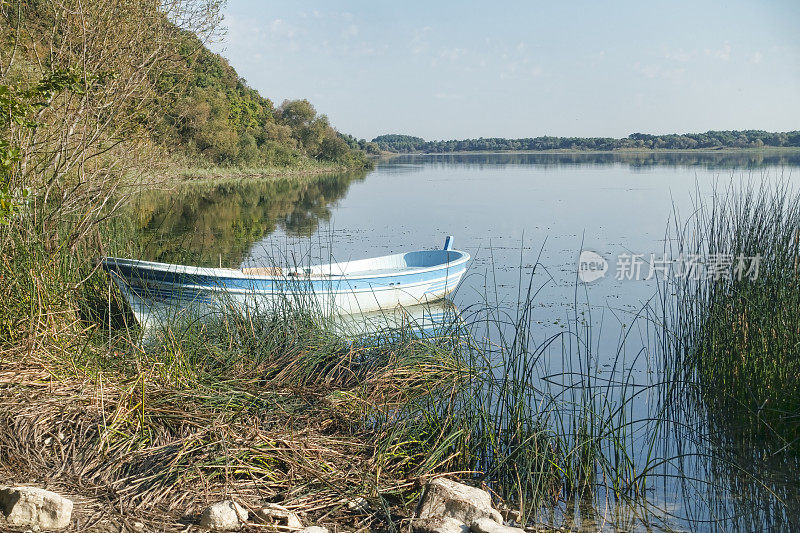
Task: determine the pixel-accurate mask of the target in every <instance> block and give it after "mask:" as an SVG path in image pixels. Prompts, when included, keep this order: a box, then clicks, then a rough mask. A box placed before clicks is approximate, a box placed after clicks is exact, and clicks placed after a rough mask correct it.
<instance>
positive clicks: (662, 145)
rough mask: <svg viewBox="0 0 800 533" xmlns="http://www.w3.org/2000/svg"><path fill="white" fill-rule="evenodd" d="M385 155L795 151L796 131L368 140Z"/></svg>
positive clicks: (798, 142)
mask: <svg viewBox="0 0 800 533" xmlns="http://www.w3.org/2000/svg"><path fill="white" fill-rule="evenodd" d="M372 143H374V144H375V145H377V146H378V148H380V149H381V150H383V151H385V152H396V153H447V152H499V151H535V152H539V151H548V150H563V151H566V150H571V151H614V150H698V149H702V150H720V149H725V148H732V149H741V148H767V147H774V148H796V147H800V131H788V132H768V131H762V130H742V131H707V132H705V133H683V134H668V135H649V134H646V133H632V134H630V135H628V136H627V137H623V138H620V139H617V138H613V137H551V136H542V137H526V138H522V139H505V138H501V137H487V138H484V137H480V138H478V139H463V140H436V141H426V140H425V139H423V138H422V137H414V136H411V135H399V134H388V135H380V136H378V137H375V138H374V139H372Z"/></svg>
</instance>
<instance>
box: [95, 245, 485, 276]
mask: <svg viewBox="0 0 800 533" xmlns="http://www.w3.org/2000/svg"><path fill="white" fill-rule="evenodd" d="M435 251H439V250H414V251H412V252H403V253H399V254H390V255H383V256H377V257H368V258H365V259H363V260H375V259H384V258H388V257H397V256H404V255H406V254H408V253H414V252H435ZM447 252H448V253H452V254H460V255H461V257H459V258H457V259H455V260H454V261H446V262H441V263H438V264H436V265H433V266H429V267H422V268H418V267H408V268H401V269H398V270H396V271H395V272H393V273H392V274H391V276H389V275H387V273H380V274H359V273H350V274H317V275H313V276H312V275H308V274H305V273H298V274H297V275H288V274H285V275H280V276H274V275H259V274H245V273H244V272H242V270H241V269H236V268H215V267H199V266H191V265H180V264H177V263H160V262H156V261H144V260H142V259H127V258H122V257H111V256H108V257H103V258H102V259H101V262H102V264H103V266H104V267H105V268H107V269H109V270H110V269H111V267H113V266H116V265H118V264H119V265H121V266H128V267H138V268H142V269H143V270H157V271H162V272H168V273H173V274H174V273H181V274H188V275H195V276H211V277H217V278H224V277H228V278H234V279H253V280H278V281H284V280H304V281H305V280H312V281H314V280H326V279H336V280H347V279H358V280H361V279H378V278H388V277H393V276H406V275H413V274H422V273H426V272H434V271H437V270H450V269H452V268H455V267H458V266H460V265H462V264H464V263H466V262H468V261H469V260H470V255H469V254H468V253H467V252H464V251H461V250H447ZM112 260H113V262H112ZM336 264H340V263H328V264H324V265H313V267H314V268H319V269H322V268H324V267H328V266H332V265H336ZM362 272H369V271H368V270H364V271H362Z"/></svg>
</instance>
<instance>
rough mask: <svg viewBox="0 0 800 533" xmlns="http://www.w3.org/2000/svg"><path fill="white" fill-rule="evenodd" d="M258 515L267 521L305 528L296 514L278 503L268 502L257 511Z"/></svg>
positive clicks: (284, 525)
mask: <svg viewBox="0 0 800 533" xmlns="http://www.w3.org/2000/svg"><path fill="white" fill-rule="evenodd" d="M255 514H256V516H257V517H258V518H259V519H260V520H261V521H262V522H265V523H268V524H273V525H278V526H283V527H288V528H290V529H303V523H302V522H301V521H300V518H298V517H297V515H296V514H294V513H293V512H291V511H290V510H289V509H287V508H286V507H284V506H282V505H278V504H277V503H267V504H264V506H263V507H262V508H261V509H259V510H258V511H256V512H255Z"/></svg>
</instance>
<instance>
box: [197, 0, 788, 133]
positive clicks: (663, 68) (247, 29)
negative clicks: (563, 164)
mask: <svg viewBox="0 0 800 533" xmlns="http://www.w3.org/2000/svg"><path fill="white" fill-rule="evenodd" d="M225 25H226V27H227V34H226V35H225V36H224V37H223V38H222V40H220V41H219V42H215V43H213V44H212V45H211V48H212V49H213V50H214V51H217V52H220V53H222V54H223V55H224V56H225V57H227V58H228V59H229V61H230V62H231V64H232V65H233V66H234V67H235V68H236V69H237V71H238V72H239V75H240V76H242V77H244V78H245V79H246V80H247V82H248V83H249V84H250V85H251V86H252V87H254V88H256V89H258V90H259V92H261V94H263V95H264V96H266V97H268V98H270V99H272V100H273V101H274V102H275V103H276V104H279V103H280V102H281V101H282V100H283V99H285V98H289V99H294V98H308V99H309V100H310V101H311V102H312V103H313V104H314V105H315V107H316V108H317V110H318V111H319V112H321V113H325V114H327V115H328V116H329V117H330V119H331V122H332V123H333V125H334V126H335V127H337V128H338V129H339V130H340V131H344V132H348V133H351V134H353V135H356V136H357V137H363V138H367V139H371V138H373V137H375V136H376V135H380V134H383V133H406V134H411V135H419V136H421V137H424V138H426V139H462V138H469V137H533V136H539V135H558V136H572V135H574V136H612V137H622V136H625V135H628V134H629V133H632V132H637V131H638V132H646V133H673V132H679V133H682V132H697V131H707V130H710V129H766V130H773V131H787V130H796V129H800V31H798V29H799V28H800V1H764V2H757V1H749V2H740V1H736V0H734V1H728V2H724V3H723V2H713V3H712V2H702V1H695V2H682V1H671V2H647V1H642V0H638V1H617V2H611V1H608V2H596V1H593V2H590V1H585V2H582V1H580V2H579V1H574V2H567V1H564V2H552V1H551V2H538V1H528V2H454V1H433V0H428V1H424V2H422V1H403V2H381V1H351V2H321V1H258V0H228V5H227V8H226V10H225Z"/></svg>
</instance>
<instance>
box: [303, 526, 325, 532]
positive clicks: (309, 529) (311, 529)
mask: <svg viewBox="0 0 800 533" xmlns="http://www.w3.org/2000/svg"><path fill="white" fill-rule="evenodd" d="M300 533H328V528H327V527H322V526H308V527H307V528H305V529H304V530H303V531H301V532H300Z"/></svg>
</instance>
